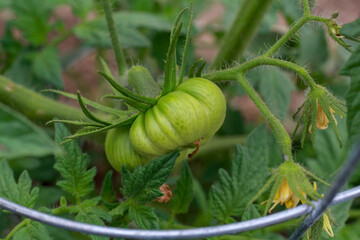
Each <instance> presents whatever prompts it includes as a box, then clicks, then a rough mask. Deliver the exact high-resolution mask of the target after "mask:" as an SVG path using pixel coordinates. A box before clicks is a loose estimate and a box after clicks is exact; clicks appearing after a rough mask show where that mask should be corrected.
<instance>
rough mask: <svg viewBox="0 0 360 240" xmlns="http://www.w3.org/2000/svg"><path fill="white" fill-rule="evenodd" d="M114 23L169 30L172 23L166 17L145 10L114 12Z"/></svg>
mask: <svg viewBox="0 0 360 240" xmlns="http://www.w3.org/2000/svg"><path fill="white" fill-rule="evenodd" d="M114 18H115V21H116V23H124V24H125V25H127V26H130V27H142V28H148V29H152V30H157V31H170V30H171V27H172V24H171V22H169V21H168V20H167V19H166V18H163V17H161V16H159V15H156V14H152V13H146V12H118V13H115V14H114Z"/></svg>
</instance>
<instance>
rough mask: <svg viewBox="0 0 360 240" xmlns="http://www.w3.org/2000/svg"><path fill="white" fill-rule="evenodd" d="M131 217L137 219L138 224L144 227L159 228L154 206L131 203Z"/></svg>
mask: <svg viewBox="0 0 360 240" xmlns="http://www.w3.org/2000/svg"><path fill="white" fill-rule="evenodd" d="M129 218H130V219H131V220H133V221H135V223H136V225H137V226H138V227H139V228H142V229H158V228H159V222H158V218H157V216H156V215H155V213H154V208H151V207H146V206H144V205H140V204H136V203H135V204H131V205H130V208H129Z"/></svg>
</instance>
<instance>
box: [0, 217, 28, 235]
mask: <svg viewBox="0 0 360 240" xmlns="http://www.w3.org/2000/svg"><path fill="white" fill-rule="evenodd" d="M29 223H30V219H25V220H22V221H21V222H20V223H19V224H18V225H16V226H15V227H14V228H13V229H12V230H11V232H10V233H9V234H8V235H7V236H6V237H5V238H4V240H10V239H11V238H12V237H13V235H14V234H15V233H17V231H19V230H20V229H21V228H22V227H23V226H25V225H27V224H29Z"/></svg>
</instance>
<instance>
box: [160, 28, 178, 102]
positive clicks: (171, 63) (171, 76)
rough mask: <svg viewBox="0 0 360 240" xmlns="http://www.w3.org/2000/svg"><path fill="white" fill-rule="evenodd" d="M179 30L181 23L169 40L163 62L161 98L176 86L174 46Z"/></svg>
mask: <svg viewBox="0 0 360 240" xmlns="http://www.w3.org/2000/svg"><path fill="white" fill-rule="evenodd" d="M181 29H182V23H180V24H179V26H177V28H176V30H175V32H174V36H173V37H172V38H171V40H170V46H169V50H168V53H167V56H166V62H165V77H164V88H163V90H162V92H161V96H164V95H166V94H168V93H169V92H172V91H173V90H174V89H175V86H176V59H175V57H176V44H177V41H178V39H179V36H180V32H181Z"/></svg>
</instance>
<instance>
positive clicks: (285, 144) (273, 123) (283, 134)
mask: <svg viewBox="0 0 360 240" xmlns="http://www.w3.org/2000/svg"><path fill="white" fill-rule="evenodd" d="M237 80H238V82H239V83H240V85H241V86H242V87H243V89H244V90H245V91H246V93H247V94H248V95H249V97H250V98H251V100H252V101H253V102H254V103H255V105H256V106H257V107H258V109H259V110H260V112H261V113H262V115H263V116H264V118H265V119H266V120H267V121H268V122H269V124H270V127H271V129H272V131H273V133H274V136H275V138H276V140H277V142H278V144H279V145H280V148H281V151H282V152H283V154H284V155H285V157H284V158H285V159H286V160H292V154H291V145H292V143H291V139H290V136H289V134H288V133H287V131H286V130H285V128H284V126H283V125H282V124H281V123H280V121H279V120H278V119H277V118H276V117H275V115H274V114H273V113H272V112H271V111H270V109H269V108H268V107H267V106H266V104H265V103H264V101H263V100H262V99H261V97H260V96H259V94H258V93H257V92H256V91H255V90H254V88H253V87H252V86H251V85H250V84H249V82H248V81H247V80H246V79H245V76H244V73H240V74H238V78H237Z"/></svg>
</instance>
